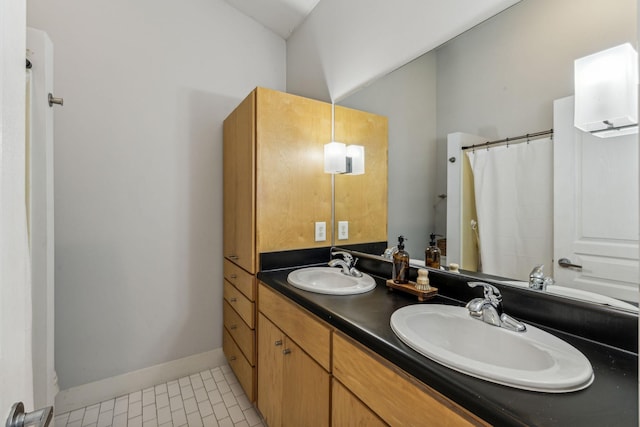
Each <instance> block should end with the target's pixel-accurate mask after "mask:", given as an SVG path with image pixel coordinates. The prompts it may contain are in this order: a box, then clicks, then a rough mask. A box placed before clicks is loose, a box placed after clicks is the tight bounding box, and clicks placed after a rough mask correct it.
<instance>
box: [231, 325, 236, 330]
mask: <svg viewBox="0 0 640 427" xmlns="http://www.w3.org/2000/svg"><path fill="white" fill-rule="evenodd" d="M229 329H231V330H234V329H238V325H231V326H229Z"/></svg>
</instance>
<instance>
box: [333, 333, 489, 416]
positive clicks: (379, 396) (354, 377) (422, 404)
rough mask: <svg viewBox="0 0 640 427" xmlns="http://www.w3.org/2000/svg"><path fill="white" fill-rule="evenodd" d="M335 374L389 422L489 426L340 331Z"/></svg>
mask: <svg viewBox="0 0 640 427" xmlns="http://www.w3.org/2000/svg"><path fill="white" fill-rule="evenodd" d="M372 372H375V375H372ZM333 375H334V377H335V379H336V380H338V381H340V383H342V384H344V386H345V387H346V388H347V389H349V391H350V392H351V393H352V394H353V396H354V398H357V399H358V400H359V401H361V402H362V403H363V404H364V405H366V406H367V407H368V408H369V409H370V410H371V411H373V412H375V413H376V415H377V416H378V417H380V418H381V419H382V420H383V421H384V422H386V423H388V424H389V425H393V426H396V425H398V426H424V425H428V426H454V425H455V426H487V425H488V424H486V423H485V422H484V421H482V420H481V419H479V418H477V417H476V416H475V415H473V414H471V413H470V412H468V411H467V410H465V409H464V408H462V407H460V406H458V405H456V404H455V403H454V402H452V401H451V400H449V399H447V398H446V397H444V396H442V395H441V394H440V393H438V392H437V391H435V390H433V389H432V388H430V387H428V386H426V385H425V384H423V383H421V382H419V381H417V380H416V379H415V378H413V377H412V376H410V375H408V374H407V373H405V372H404V371H402V370H400V369H399V368H398V367H396V366H395V365H393V364H391V363H389V362H388V361H386V360H384V359H382V358H381V357H380V356H378V355H376V354H375V353H373V352H371V351H370V350H368V349H366V348H365V347H363V346H362V345H360V344H358V343H356V342H355V341H353V340H352V339H350V338H348V337H346V336H344V335H342V334H340V333H334V334H333ZM335 402H336V401H335V399H334V404H335Z"/></svg>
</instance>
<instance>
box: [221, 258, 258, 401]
mask: <svg viewBox="0 0 640 427" xmlns="http://www.w3.org/2000/svg"><path fill="white" fill-rule="evenodd" d="M223 286H224V292H223V295H224V301H223V303H222V313H223V324H224V328H223V329H224V330H223V335H222V350H223V351H224V354H225V356H226V358H227V360H228V361H229V365H230V366H231V368H232V369H233V371H234V372H235V373H236V376H237V377H238V381H239V382H240V384H241V385H242V388H243V389H244V391H245V393H246V395H247V398H248V399H249V400H250V401H254V400H255V383H256V368H255V366H256V348H255V323H256V322H255V312H256V309H255V293H256V292H255V277H254V276H253V275H252V274H249V273H247V272H246V271H244V270H242V269H240V268H239V267H238V266H236V265H235V264H233V263H232V262H231V261H229V260H227V259H225V260H224V285H223Z"/></svg>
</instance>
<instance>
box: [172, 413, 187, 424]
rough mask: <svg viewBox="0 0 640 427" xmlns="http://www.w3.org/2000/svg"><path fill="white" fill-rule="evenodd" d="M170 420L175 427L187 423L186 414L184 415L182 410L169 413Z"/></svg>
mask: <svg viewBox="0 0 640 427" xmlns="http://www.w3.org/2000/svg"><path fill="white" fill-rule="evenodd" d="M171 418H172V419H173V425H175V426H182V425H185V424H186V423H187V414H185V412H184V409H178V410H177V411H173V412H171Z"/></svg>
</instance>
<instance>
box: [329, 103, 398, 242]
mask: <svg viewBox="0 0 640 427" xmlns="http://www.w3.org/2000/svg"><path fill="white" fill-rule="evenodd" d="M387 135H388V122H387V118H386V117H384V116H378V115H376V114H371V113H367V112H365V111H359V110H354V109H351V108H346V107H341V106H336V107H335V138H336V141H340V142H344V143H345V144H359V145H364V149H365V151H364V154H365V173H364V175H336V177H335V210H336V215H335V224H334V233H335V236H336V243H335V244H336V245H348V244H349V245H352V244H356V243H370V242H386V241H387V163H388V154H387V145H388V143H387V142H388V141H387ZM339 221H349V238H348V239H344V240H339V239H338V222H339Z"/></svg>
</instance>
